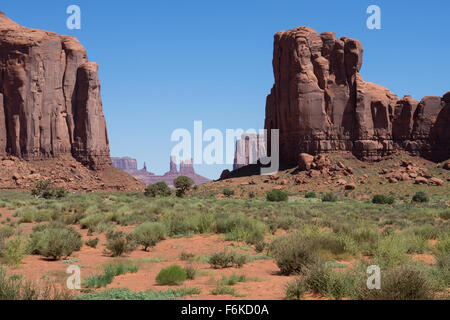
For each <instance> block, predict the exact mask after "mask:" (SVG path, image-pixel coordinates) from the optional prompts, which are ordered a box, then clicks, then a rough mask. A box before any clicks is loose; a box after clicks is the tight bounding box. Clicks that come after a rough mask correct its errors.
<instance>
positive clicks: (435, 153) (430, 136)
mask: <svg viewBox="0 0 450 320" xmlns="http://www.w3.org/2000/svg"><path fill="white" fill-rule="evenodd" d="M362 63H363V47H362V44H361V42H359V41H358V40H354V39H349V38H345V37H344V38H341V39H338V38H336V35H335V34H334V33H331V32H326V33H322V34H318V33H317V32H315V31H314V30H313V29H311V28H307V27H298V28H295V29H293V30H290V31H282V32H279V33H277V34H276V35H275V41H274V58H273V69H274V77H275V84H274V86H273V88H272V90H271V93H270V95H269V96H268V97H267V105H266V121H265V128H266V129H269V130H270V129H279V130H280V157H281V160H282V161H283V162H286V163H293V164H295V163H297V160H298V156H299V154H300V153H309V154H318V153H323V152H331V151H351V152H353V153H354V154H355V155H356V156H357V157H359V158H361V159H366V160H380V159H382V158H383V157H385V156H388V155H391V154H392V153H394V152H395V151H396V150H400V149H404V150H407V151H409V152H411V153H413V154H415V155H422V156H424V157H427V158H429V159H432V160H434V161H441V160H444V159H448V158H449V157H450V139H449V135H450V122H449V112H450V111H449V108H450V103H449V100H450V92H449V93H447V94H446V95H444V97H443V98H441V97H425V98H424V99H423V100H422V101H421V102H420V103H419V102H417V101H415V100H414V99H412V98H411V97H410V96H405V97H404V98H403V99H399V97H397V96H396V95H395V94H393V93H392V92H390V91H389V90H388V89H386V88H383V87H381V86H379V85H376V84H373V83H369V82H365V81H364V80H363V78H362V76H361V74H360V73H359V72H360V70H361V66H362ZM268 146H269V147H270V137H269V139H268Z"/></svg>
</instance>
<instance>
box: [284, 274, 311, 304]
mask: <svg viewBox="0 0 450 320" xmlns="http://www.w3.org/2000/svg"><path fill="white" fill-rule="evenodd" d="M307 291H308V287H307V285H306V282H305V280H304V279H303V278H297V279H295V280H292V281H289V282H288V284H287V285H286V296H285V298H284V299H286V300H302V299H303V297H304V295H305V293H306V292H307Z"/></svg>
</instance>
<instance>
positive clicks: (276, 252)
mask: <svg viewBox="0 0 450 320" xmlns="http://www.w3.org/2000/svg"><path fill="white" fill-rule="evenodd" d="M356 249H357V248H356V244H355V243H354V241H353V240H352V239H351V237H349V236H345V235H335V234H333V233H330V232H324V231H321V230H320V229H317V228H312V229H303V230H301V231H298V232H296V233H293V234H288V235H285V236H281V237H278V238H276V239H275V240H274V241H272V243H271V244H270V246H269V254H270V255H271V256H272V257H273V258H274V259H275V262H276V264H277V265H278V267H279V268H280V271H281V273H282V274H284V275H290V274H303V273H304V272H305V270H306V269H307V268H308V267H309V266H310V265H312V264H315V263H317V262H318V261H322V260H324V259H327V258H332V257H333V256H341V255H342V254H353V253H355V252H356Z"/></svg>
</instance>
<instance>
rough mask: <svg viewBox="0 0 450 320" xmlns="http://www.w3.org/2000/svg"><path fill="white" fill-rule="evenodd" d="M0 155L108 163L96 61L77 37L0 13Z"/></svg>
mask: <svg viewBox="0 0 450 320" xmlns="http://www.w3.org/2000/svg"><path fill="white" fill-rule="evenodd" d="M0 43H1V47H0V155H11V156H15V157H18V158H21V159H24V160H43V159H48V158H54V157H59V156H60V155H71V156H73V157H74V158H75V159H77V160H78V161H79V162H81V163H82V164H84V165H86V166H89V167H90V168H92V169H96V170H99V169H102V168H106V167H109V165H110V163H111V159H110V155H109V142H108V135H107V131H106V122H105V117H104V115H103V109H102V101H101V94H100V81H99V78H98V65H97V64H95V63H93V62H89V61H88V57H87V54H86V51H85V49H84V48H83V47H82V45H81V44H80V43H79V42H78V40H77V39H75V38H74V37H70V36H61V35H58V34H56V33H53V32H48V31H43V30H36V29H29V28H25V27H22V26H19V25H18V24H16V23H15V22H13V21H12V20H10V19H9V18H7V17H6V16H5V15H4V13H2V12H0Z"/></svg>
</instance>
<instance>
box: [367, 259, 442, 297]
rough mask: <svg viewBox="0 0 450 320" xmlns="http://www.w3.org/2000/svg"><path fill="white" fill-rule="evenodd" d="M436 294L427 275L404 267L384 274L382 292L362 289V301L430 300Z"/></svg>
mask: <svg viewBox="0 0 450 320" xmlns="http://www.w3.org/2000/svg"><path fill="white" fill-rule="evenodd" d="M433 297H434V293H433V290H432V287H431V284H430V282H429V280H428V279H427V277H426V275H425V274H424V273H423V272H422V271H419V270H416V269H414V268H412V267H408V266H402V267H399V268H394V269H390V270H388V271H385V272H383V277H382V281H381V290H369V289H367V288H366V287H364V286H363V287H362V289H361V293H360V299H362V300H428V299H433Z"/></svg>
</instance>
